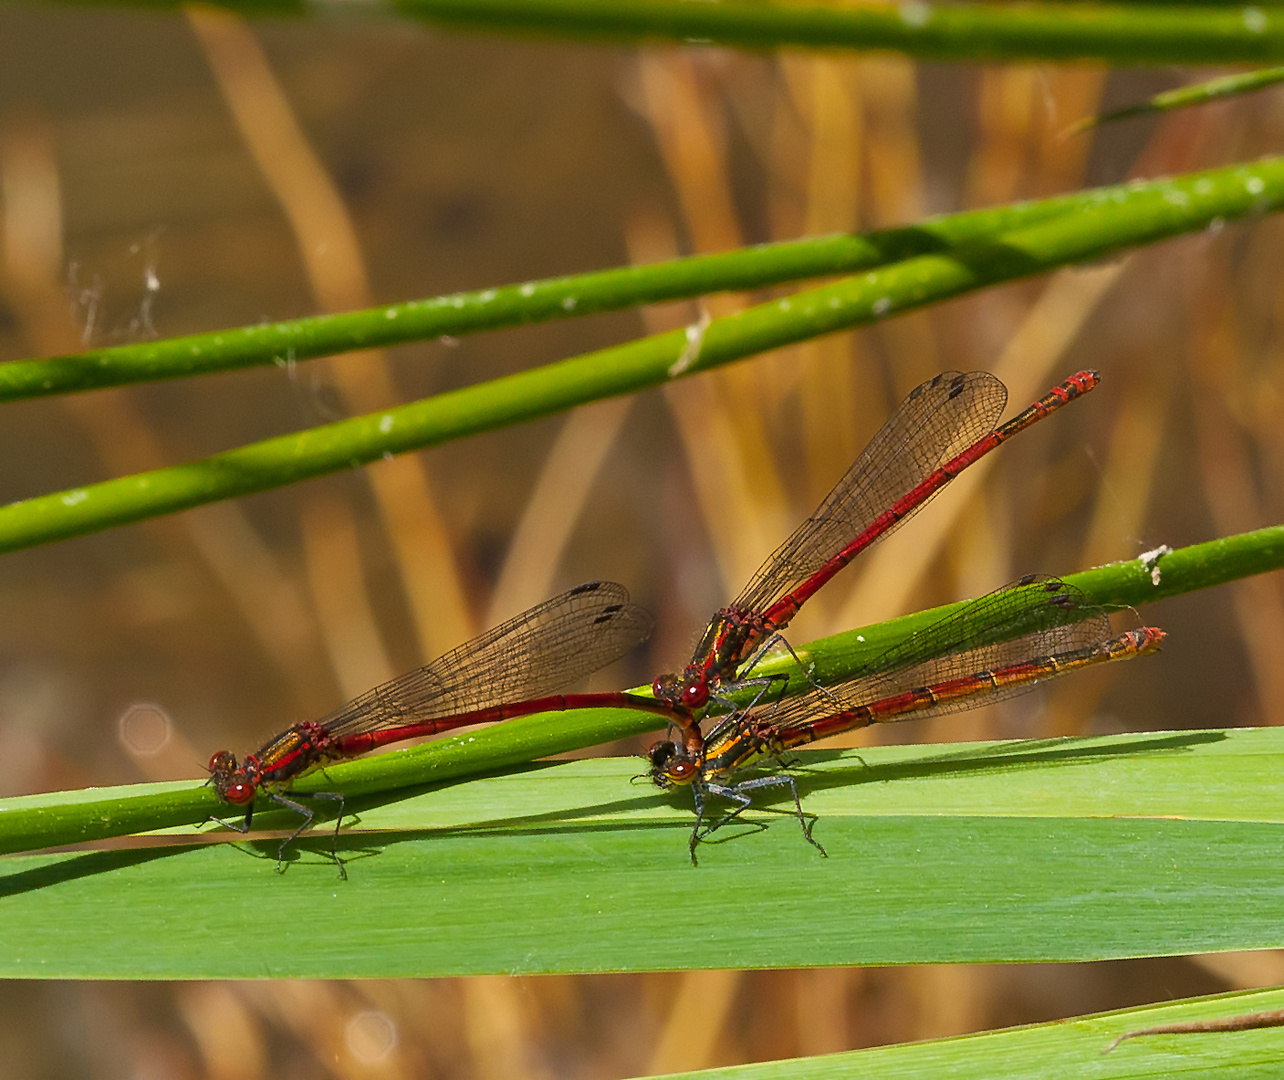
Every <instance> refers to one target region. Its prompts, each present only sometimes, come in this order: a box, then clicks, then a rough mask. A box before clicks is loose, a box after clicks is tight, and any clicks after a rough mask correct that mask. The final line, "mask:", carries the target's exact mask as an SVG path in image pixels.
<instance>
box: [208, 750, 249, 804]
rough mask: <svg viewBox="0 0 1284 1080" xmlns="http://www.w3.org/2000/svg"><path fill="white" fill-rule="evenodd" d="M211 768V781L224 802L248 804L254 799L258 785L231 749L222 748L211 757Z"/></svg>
mask: <svg viewBox="0 0 1284 1080" xmlns="http://www.w3.org/2000/svg"><path fill="white" fill-rule="evenodd" d="M209 770H210V781H209V782H210V783H211V784H213V785H214V790H215V791H216V792H218V797H219V798H220V799H222V800H223V801H224V802H229V803H231V804H232V805H233V806H248V805H249V804H250V803H252V802H253V801H254V795H255V790H256V785H255V784H254V782H253V780H252V779H251V778H250V776H249V775H248V774H247V773H246V771H245V769H244V768H242V767H241V764H240V762H238V761H237V760H236V755H235V754H233V753H232V752H231V751H230V750H220V751H219V752H218V753H217V754H215V755H214V756H213V757H212V758H210V764H209Z"/></svg>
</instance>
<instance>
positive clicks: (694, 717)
mask: <svg viewBox="0 0 1284 1080" xmlns="http://www.w3.org/2000/svg"><path fill="white" fill-rule="evenodd" d="M1098 381H1099V376H1098V375H1097V373H1096V372H1095V371H1080V372H1078V373H1077V374H1076V375H1073V376H1071V377H1070V378H1069V379H1067V380H1066V381H1065V382H1063V383H1062V384H1061V385H1060V386H1057V387H1055V388H1054V389H1053V390H1052V391H1051V392H1050V393H1049V394H1048V395H1047V396H1046V397H1043V398H1041V399H1040V400H1039V401H1036V402H1035V403H1034V404H1033V405H1031V406H1030V407H1029V408H1027V409H1026V410H1024V411H1023V412H1022V413H1020V414H1019V415H1018V416H1015V417H1013V418H1012V419H1011V420H1009V421H1008V422H1007V423H1006V424H1004V425H1003V426H1002V427H998V428H996V427H995V426H994V425H995V423H996V422H997V421H998V418H999V416H1000V415H1001V414H1002V412H1003V408H1004V406H1005V405H1006V404H1007V396H1008V392H1007V389H1006V387H1004V385H1003V383H1002V382H1000V381H999V380H998V379H997V378H995V376H993V375H991V374H989V372H985V371H973V372H971V373H969V374H966V375H963V374H960V373H959V372H955V371H947V372H944V373H943V374H940V375H937V376H936V377H935V378H933V379H929V380H928V381H927V382H925V383H923V384H922V385H920V386H918V387H917V388H915V389H914V390H912V391H911V392H910V394H909V396H908V397H907V398H906V399H905V400H904V401H903V402H902V403H901V404H900V406H899V407H898V408H897V410H896V411H895V412H894V413H893V414H892V415H891V418H890V419H889V420H888V421H887V422H886V423H885V424H884V425H883V427H882V429H881V430H880V431H879V432H878V434H877V435H875V436H874V438H873V439H872V440H870V443H869V445H868V446H866V447H865V449H864V451H863V452H862V453H861V455H860V456H859V457H858V458H857V459H856V462H855V464H853V465H852V467H851V468H850V469H849V470H848V471H847V475H846V476H844V477H843V478H842V479H841V480H840V481H839V482H838V484H837V485H836V486H835V487H834V489H833V490H832V491H831V492H830V493H829V494H828V495H827V496H826V497H825V500H824V502H822V503H821V504H820V506H819V508H818V509H817V510H816V512H815V513H814V514H812V515H811V517H809V518H808V519H807V520H806V521H805V522H803V524H802V525H801V526H800V527H799V528H798V529H797V531H795V532H794V534H793V535H792V536H791V537H790V538H789V539H788V540H786V541H785V542H784V543H783V544H781V545H780V547H778V548H777V549H776V551H775V553H774V554H773V555H772V556H771V558H769V559H768V560H767V561H766V562H765V563H764V564H763V565H762V567H761V568H760V569H759V570H758V572H757V573H756V574H755V575H754V577H753V580H752V581H750V582H749V584H748V586H747V587H746V588H745V590H744V592H742V593H741V594H740V596H739V597H737V599H736V601H735V602H734V603H733V604H731V605H730V606H729V607H725V608H723V609H722V610H720V611H718V612H717V613H716V614H715V615H714V617H713V620H712V621H711V622H710V623H709V627H708V629H707V630H706V631H705V632H704V636H703V637H702V638H701V639H700V643H699V644H698V645H697V646H696V650H695V654H694V655H693V656H692V658H691V662H690V663H689V664H688V665H687V666H686V667H685V668H684V669H683V671H682V672H681V673H680V674H670V675H661V676H660V677H659V678H657V679H656V680H655V682H654V684H653V686H652V690H653V691H654V693H655V696H656V697H657V698H658V699H659V700H661V701H666V702H668V703H670V704H671V705H672V706H673V707H674V709H675V710H678V712H677V714H676V715H677V719H676V720H675V723H677V724H678V726H680V727H681V728H682V731H683V741H684V744H685V748H686V751H687V753H688V754H689V755H691V756H696V755H698V754H699V752H700V748H701V746H702V737H701V734H700V728H699V726H698V714H699V713H700V711H701V710H702V709H703V708H704V707H705V706H706V705H707V704H708V703H709V701H710V699H711V698H712V697H713V696H714V695H716V694H717V693H718V691H719V689H720V688H721V687H723V686H725V685H728V684H730V683H732V682H733V681H734V680H736V678H737V672H739V671H740V669H741V666H742V665H745V666H746V668H745V669H746V671H748V670H751V669H752V668H753V666H754V663H755V662H756V661H757V658H758V657H759V656H761V655H762V654H763V653H764V652H765V651H766V650H767V649H768V648H770V647H771V646H772V645H774V644H775V643H776V642H777V641H778V640H780V639H779V634H780V632H781V631H782V630H783V629H784V628H785V627H786V626H788V625H789V621H790V619H792V618H793V617H794V615H795V614H797V612H798V609H799V608H800V607H802V605H803V604H804V603H805V602H806V601H807V599H808V598H809V597H810V596H811V595H812V594H813V593H815V592H816V591H817V590H818V589H819V588H820V587H821V586H822V585H824V584H825V583H826V582H827V581H829V579H830V578H832V577H833V576H834V575H835V574H837V573H838V571H839V570H841V569H842V568H843V567H844V566H846V565H847V564H848V563H849V562H851V561H852V559H854V558H855V557H856V556H857V555H858V554H860V552H862V551H864V550H865V548H867V547H869V546H870V545H871V544H873V543H874V541H876V540H878V539H880V538H881V537H883V536H886V535H887V534H888V533H890V532H891V531H892V530H893V529H895V528H896V526H897V525H899V524H900V523H901V522H902V521H904V520H905V519H906V518H908V517H909V516H910V515H911V514H913V513H914V511H916V510H917V509H919V507H921V506H923V505H924V504H925V503H926V502H927V501H928V500H929V499H931V498H932V496H933V495H935V494H936V493H937V492H938V491H940V490H941V488H943V487H944V486H945V485H946V484H947V483H949V482H950V481H951V480H953V479H954V477H956V476H957V475H958V474H959V473H961V472H962V471H963V470H964V469H966V468H967V467H968V466H969V465H971V464H973V463H974V462H977V461H979V460H980V459H981V458H982V457H984V456H985V455H986V454H988V453H989V452H990V451H991V450H993V449H995V447H997V446H999V445H1000V444H1001V443H1004V442H1006V441H1007V440H1008V439H1010V438H1012V436H1013V435H1015V434H1017V432H1019V431H1024V430H1025V429H1026V428H1028V427H1029V426H1030V425H1031V424H1033V423H1035V422H1036V421H1038V420H1042V419H1043V418H1044V417H1045V416H1047V415H1048V414H1050V413H1052V412H1054V411H1055V410H1057V409H1059V408H1060V407H1061V406H1062V405H1065V404H1067V403H1068V402H1071V401H1073V400H1074V399H1075V398H1077V397H1080V396H1082V395H1083V394H1086V393H1087V392H1088V391H1089V390H1091V389H1092V388H1093V387H1094V386H1096V385H1097V383H1098ZM741 681H744V680H741ZM750 681H752V680H750Z"/></svg>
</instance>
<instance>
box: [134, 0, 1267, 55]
mask: <svg viewBox="0 0 1284 1080" xmlns="http://www.w3.org/2000/svg"><path fill="white" fill-rule="evenodd" d="M146 6H148V7H174V6H177V4H175V3H174V2H173V0H146ZM224 6H226V7H229V8H231V9H232V10H235V11H239V12H241V13H242V14H245V15H256V14H269V13H298V14H304V13H306V14H310V15H312V14H316V13H317V11H318V8H317V6H316V5H313V4H303V3H301V2H299V0H233V2H231V3H227V4H226V5H224ZM324 6H325V5H323V8H322V9H324ZM329 6H333V7H336V8H338V7H340V6H341V5H338V4H333V5H329ZM381 10H384V11H388V10H392V11H395V12H397V13H398V14H401V15H404V16H407V17H410V18H417V19H425V20H427V21H429V22H432V23H436V24H439V25H443V26H449V27H454V28H459V29H468V30H480V31H487V32H492V33H516V34H542V35H554V36H557V37H559V38H590V39H605V40H609V41H630V42H633V41H673V42H679V43H682V44H686V45H690V44H696V43H698V44H702V45H731V46H736V47H739V48H746V49H780V48H788V47H790V46H809V47H812V48H820V49H861V50H867V49H887V50H894V51H895V52H898V53H901V54H903V55H905V56H913V57H919V58H922V59H931V60H961V61H966V62H969V63H977V62H980V61H983V60H1086V59H1098V60H1111V61H1115V62H1119V63H1159V64H1218V63H1234V62H1237V61H1240V62H1248V61H1266V60H1271V59H1280V58H1281V57H1284V15H1281V14H1280V13H1278V12H1277V11H1275V10H1273V8H1272V7H1271V6H1269V5H1267V6H1264V7H1260V8H1259V7H1248V8H1242V9H1241V8H1239V7H1235V8H1229V7H1218V6H1212V5H1209V6H1202V7H1201V6H1191V5H1182V6H1172V7H1166V6H1161V5H1157V4H1140V5H1136V6H1125V5H1118V4H1116V5H1110V4H1093V5H1087V4H1084V5H1075V4H1035V3H1025V4H1021V5H1019V6H1014V5H1008V4H931V3H926V2H917V0H916V2H913V3H903V4H896V5H888V6H882V5H877V6H876V5H865V4H861V5H842V6H839V5H829V4H816V3H779V2H776V3H773V2H769V0H721V2H720V3H717V4H710V3H706V2H701V0H611V3H609V4H603V3H600V2H599V0H394V2H392V3H390V4H388V5H386V6H385V7H384V8H382V9H381ZM345 14H350V11H348V10H346V9H345Z"/></svg>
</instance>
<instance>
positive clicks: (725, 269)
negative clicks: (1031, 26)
mask: <svg viewBox="0 0 1284 1080" xmlns="http://www.w3.org/2000/svg"><path fill="white" fill-rule="evenodd" d="M1209 175H1210V176H1211V177H1214V178H1216V177H1217V176H1218V175H1220V173H1219V172H1218V171H1214V172H1212V173H1210V174H1209ZM1162 183H1165V184H1166V181H1164V182H1162ZM1110 190H1112V189H1103V191H1110ZM1121 190H1122V189H1121ZM1091 197H1092V195H1091V194H1090V195H1088V196H1084V195H1083V194H1079V193H1076V194H1073V195H1063V196H1060V197H1058V198H1053V199H1044V200H1041V201H1039V202H1023V203H1014V204H1012V205H1010V206H1000V207H996V208H994V209H989V210H974V211H968V212H966V213H961V214H948V215H943V216H940V217H935V218H928V219H927V220H926V221H922V222H919V223H917V224H915V225H910V226H906V227H904V228H898V229H884V230H880V231H877V232H871V233H865V234H858V235H845V234H844V235H835V236H822V237H817V238H812V239H806V240H791V241H786V242H783V243H777V244H761V245H758V246H755V247H749V248H742V249H740V250H738V251H729V252H723V253H719V254H716V255H698V256H694V257H691V258H686V259H672V260H668V261H665V262H658V263H652V264H650V265H648V266H625V267H620V268H617V269H612V270H602V271H597V272H594V273H588V274H574V275H568V276H565V277H557V278H547V279H544V280H541V281H527V282H521V283H518V284H515V285H501V286H497V287H495V288H490V289H478V290H474V291H472V292H461V293H452V294H451V295H449V296H439V297H433V298H430V299H425V300H409V301H406V302H404V303H398V304H386V305H382V306H380V307H376V308H370V309H368V310H364V311H351V312H345V313H343V314H340V315H314V316H309V317H307V318H302V319H288V320H284V321H281V322H273V323H265V324H259V325H255V326H242V327H235V328H232V329H228V330H217V331H214V332H211V333H205V334H191V335H187V336H184V337H174V338H166V339H164V340H162V341H145V342H138V343H135V344H130V345H116V346H112V347H110V348H104V349H94V350H91V351H89V352H83V353H75V354H73V355H68V356H55V357H51V358H48V359H39V360H15V361H11V362H10V363H7V364H0V401H17V400H21V399H23V398H32V397H44V396H48V395H51V394H63V393H68V392H71V391H78V390H93V389H98V388H100V387H104V386H121V385H125V384H128V383H138V382H150V381H153V380H157V379H177V378H184V377H187V376H189V375H206V374H210V373H212V372H216V371H232V370H236V369H239V368H245V367H253V366H257V365H265V364H278V365H282V366H284V365H288V364H291V363H294V362H296V361H302V360H311V359H313V358H315V357H318V356H330V355H333V354H335V353H342V352H347V351H350V350H353V349H372V348H381V347H384V346H390V345H402V344H405V343H407V342H412V341H431V340H432V339H434V338H440V337H462V336H464V335H466V334H473V333H477V332H478V331H481V330H498V329H501V328H503V327H508V326H517V325H522V324H526V323H538V322H545V321H548V320H550V319H569V318H575V317H579V316H582V315H593V314H598V313H601V312H605V311H620V310H623V309H625V308H630V307H636V306H638V305H640V304H654V303H659V302H661V301H665V300H679V299H684V298H689V297H695V296H704V295H708V294H711V293H718V292H726V291H729V290H745V289H762V288H766V287H768V286H771V285H779V284H782V283H785V282H793V281H802V280H805V279H807V278H816V277H825V276H830V275H835V274H850V273H854V272H856V271H860V270H870V269H873V268H875V267H879V266H884V265H886V264H888V263H892V262H897V261H900V260H902V259H908V258H910V257H912V256H915V255H927V254H930V253H933V252H936V253H944V252H948V251H950V250H952V249H954V248H956V247H958V246H960V245H962V244H969V243H977V242H979V241H984V240H988V239H994V238H996V237H998V236H1001V235H1002V234H1004V233H1006V232H1010V231H1012V230H1013V229H1016V228H1020V227H1022V226H1025V225H1031V224H1034V223H1035V222H1038V221H1044V220H1047V219H1048V218H1052V217H1056V216H1058V215H1060V214H1065V213H1074V212H1076V211H1079V210H1081V209H1082V208H1083V206H1084V203H1085V198H1087V199H1091Z"/></svg>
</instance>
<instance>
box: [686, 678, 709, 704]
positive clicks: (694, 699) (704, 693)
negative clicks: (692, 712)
mask: <svg viewBox="0 0 1284 1080" xmlns="http://www.w3.org/2000/svg"><path fill="white" fill-rule="evenodd" d="M682 704H683V705H685V706H686V707H687V708H688V709H703V708H704V707H705V706H706V705H708V704H709V684H708V683H706V682H704V681H703V680H702V681H700V682H692V683H687V685H686V686H684V687H683V688H682Z"/></svg>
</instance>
